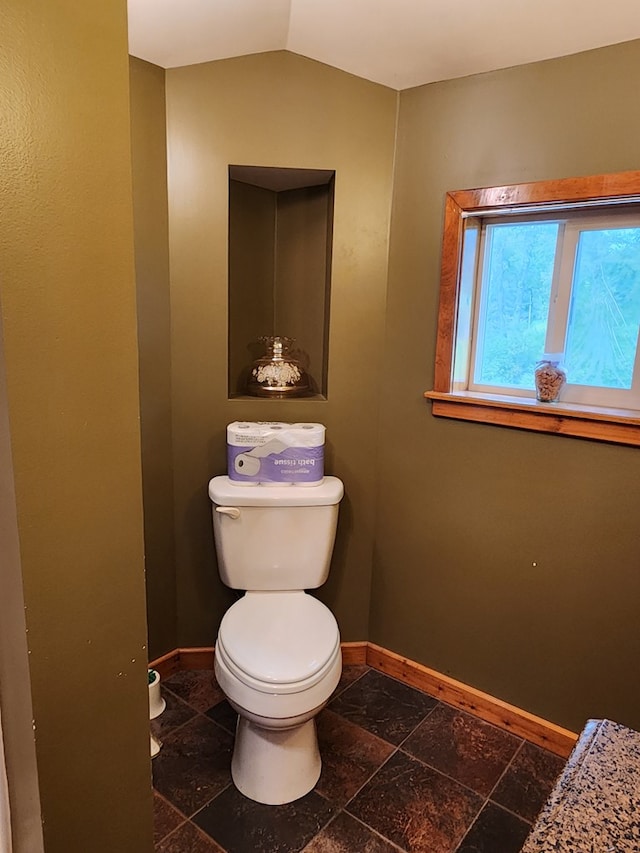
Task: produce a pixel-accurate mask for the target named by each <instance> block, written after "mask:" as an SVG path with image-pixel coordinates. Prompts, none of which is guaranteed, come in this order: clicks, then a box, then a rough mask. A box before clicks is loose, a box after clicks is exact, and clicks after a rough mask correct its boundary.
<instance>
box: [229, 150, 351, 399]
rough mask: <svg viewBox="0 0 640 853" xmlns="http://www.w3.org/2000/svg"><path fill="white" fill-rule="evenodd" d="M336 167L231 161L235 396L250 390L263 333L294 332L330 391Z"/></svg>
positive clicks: (313, 377) (301, 355) (299, 351)
mask: <svg viewBox="0 0 640 853" xmlns="http://www.w3.org/2000/svg"><path fill="white" fill-rule="evenodd" d="M334 178H335V172H334V171H331V170H327V169H289V168H276V167H264V166H229V397H230V398H233V397H238V396H243V395H245V394H246V393H247V392H246V385H247V379H248V376H249V372H250V369H251V365H252V363H253V361H254V360H255V359H256V358H259V357H261V356H262V355H263V354H264V347H263V345H262V344H261V343H260V342H259V341H258V339H259V338H260V337H261V336H265V335H281V336H286V337H289V338H294V339H295V343H294V344H293V346H292V354H293V355H294V356H295V357H296V358H297V359H298V360H299V361H300V362H301V364H302V367H304V369H305V370H306V372H307V373H308V375H309V378H310V392H309V394H308V395H307V397H306V399H309V397H310V396H311V397H315V398H317V399H326V397H327V366H328V338H329V301H330V289H331V245H332V236H333V197H334Z"/></svg>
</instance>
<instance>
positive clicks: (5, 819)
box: [0, 721, 12, 853]
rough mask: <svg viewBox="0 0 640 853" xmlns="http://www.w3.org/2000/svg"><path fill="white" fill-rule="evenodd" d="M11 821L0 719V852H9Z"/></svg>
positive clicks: (10, 847)
mask: <svg viewBox="0 0 640 853" xmlns="http://www.w3.org/2000/svg"><path fill="white" fill-rule="evenodd" d="M11 849H12V845H11V821H10V819H9V784H8V782H7V771H6V768H5V763H4V741H3V740H2V721H0V853H11Z"/></svg>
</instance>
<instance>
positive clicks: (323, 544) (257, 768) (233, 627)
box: [209, 477, 344, 805]
mask: <svg viewBox="0 0 640 853" xmlns="http://www.w3.org/2000/svg"><path fill="white" fill-rule="evenodd" d="M343 492H344V487H343V485H342V483H341V481H340V480H338V479H337V478H336V477H325V478H324V480H323V482H322V483H321V484H320V485H318V486H316V487H315V488H313V489H296V488H292V487H291V486H288V485H287V486H282V485H265V484H263V485H247V484H243V485H242V486H238V485H236V484H235V483H233V482H232V481H231V480H230V479H229V478H228V477H214V479H213V480H211V482H210V483H209V496H210V498H211V500H212V502H213V504H214V506H213V529H214V534H215V543H216V551H217V554H218V567H219V570H220V577H221V578H222V581H223V582H224V583H225V584H226V585H227V586H229V587H231V588H232V589H241V590H242V589H243V590H247V592H246V594H245V595H244V597H243V598H241V599H240V600H239V601H237V602H236V603H235V604H234V605H233V606H232V607H230V608H229V610H227V612H226V613H225V615H224V617H223V619H222V622H221V623H220V629H219V631H218V638H217V641H216V651H215V674H216V678H217V681H218V684H219V686H220V688H221V689H222V691H223V692H224V694H225V695H226V697H227V699H228V700H229V704H230V705H231V706H232V707H233V708H234V709H235V710H236V711H237V712H238V714H239V720H238V726H237V729H236V739H235V746H234V749H233V758H232V762H231V776H232V778H233V781H234V783H235V785H236V787H237V788H238V790H239V791H240V792H241V793H243V794H244V795H245V796H246V797H249V798H250V799H252V800H255V801H256V802H258V803H265V804H266V805H281V804H283V803H290V802H292V801H293V800H297V799H299V798H300V797H303V796H304V795H305V794H307V793H308V792H309V791H310V790H311V789H312V788H313V787H314V786H315V784H316V782H317V781H318V778H319V776H320V771H321V760H320V752H319V749H318V737H317V733H316V724H315V719H314V717H315V716H316V715H317V714H318V713H319V712H320V711H321V710H322V708H323V707H324V706H325V705H326V703H327V701H328V700H329V697H330V696H331V694H332V693H333V691H334V689H335V687H336V685H337V684H338V681H339V679H340V674H341V671H342V654H341V651H340V632H339V630H338V624H337V622H336V620H335V617H334V616H333V614H332V613H331V611H330V610H329V609H328V608H327V607H325V605H324V604H322V603H321V602H320V601H318V599H317V598H314V597H313V596H312V595H309V594H308V593H307V592H306V590H308V589H316V588H317V587H319V586H321V585H322V584H323V583H324V582H325V580H326V579H327V576H328V574H329V566H330V562H331V554H332V551H333V543H334V539H335V534H336V526H337V521H338V504H339V503H340V500H341V498H342V495H343Z"/></svg>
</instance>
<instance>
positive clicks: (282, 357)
mask: <svg viewBox="0 0 640 853" xmlns="http://www.w3.org/2000/svg"><path fill="white" fill-rule="evenodd" d="M258 340H259V341H260V342H261V343H263V344H264V345H265V349H266V353H265V354H264V356H262V358H258V359H256V361H254V362H253V365H252V366H251V372H250V374H249V381H248V383H247V392H248V393H249V394H252V395H253V396H254V397H276V398H278V397H300V396H301V395H303V394H306V393H307V392H308V391H309V378H308V376H307V374H306V372H305V371H304V369H303V368H302V366H301V365H300V362H299V361H298V360H297V359H296V358H294V357H293V356H292V355H291V354H290V353H289V348H290V347H291V344H292V343H293V338H285V337H280V336H279V335H273V336H266V337H262V338H258Z"/></svg>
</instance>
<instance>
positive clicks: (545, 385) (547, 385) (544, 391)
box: [534, 353, 567, 403]
mask: <svg viewBox="0 0 640 853" xmlns="http://www.w3.org/2000/svg"><path fill="white" fill-rule="evenodd" d="M561 360H562V354H561V353H545V354H544V355H543V356H542V358H541V359H540V361H539V362H538V363H537V364H536V369H535V371H534V377H535V383H536V400H537V401H538V402H539V403H555V402H557V400H558V398H559V396H560V390H561V389H562V386H563V385H564V383H565V382H566V381H567V374H566V373H565V372H564V370H563V369H562V367H561V365H560V362H561Z"/></svg>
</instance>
